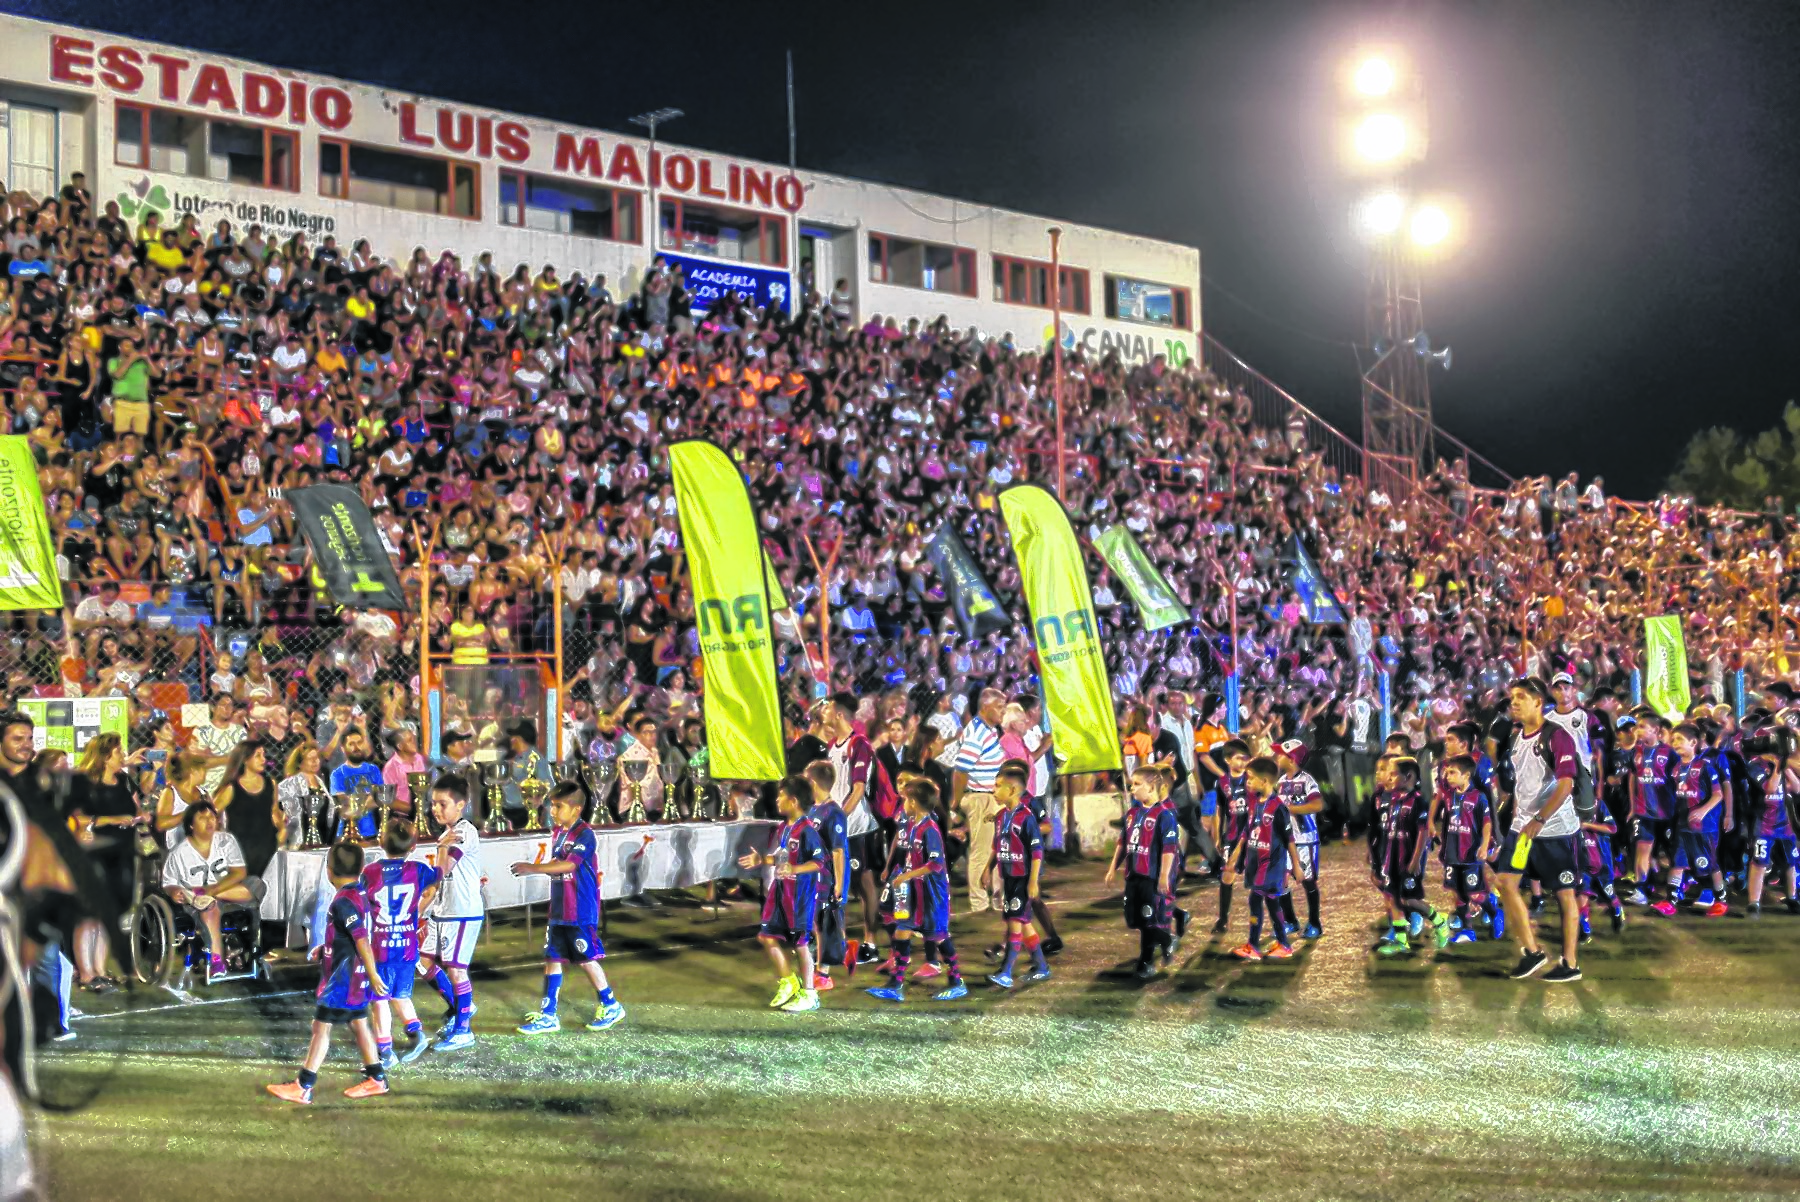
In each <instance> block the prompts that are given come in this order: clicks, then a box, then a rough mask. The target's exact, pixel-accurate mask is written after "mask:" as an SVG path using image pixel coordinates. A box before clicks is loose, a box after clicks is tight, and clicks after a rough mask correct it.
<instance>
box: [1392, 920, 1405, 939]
mask: <svg viewBox="0 0 1800 1202" xmlns="http://www.w3.org/2000/svg"><path fill="white" fill-rule="evenodd" d="M1406 930H1407V927H1406V919H1404V918H1402V919H1400V920H1399V921H1398V922H1396V923H1394V924H1393V931H1394V942H1395V943H1405V942H1406Z"/></svg>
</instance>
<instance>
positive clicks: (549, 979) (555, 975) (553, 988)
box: [544, 972, 563, 1018]
mask: <svg viewBox="0 0 1800 1202" xmlns="http://www.w3.org/2000/svg"><path fill="white" fill-rule="evenodd" d="M562 978H563V975H562V974H561V973H560V972H547V973H545V974H544V1013H545V1014H548V1015H549V1016H550V1017H551V1018H555V1017H556V995H557V994H559V993H561V992H562Z"/></svg>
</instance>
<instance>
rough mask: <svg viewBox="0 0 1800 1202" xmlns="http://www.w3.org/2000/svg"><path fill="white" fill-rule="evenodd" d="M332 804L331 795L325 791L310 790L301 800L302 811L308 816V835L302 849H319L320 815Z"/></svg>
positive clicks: (305, 836)
mask: <svg viewBox="0 0 1800 1202" xmlns="http://www.w3.org/2000/svg"><path fill="white" fill-rule="evenodd" d="M330 804H331V794H329V793H327V792H325V791H324V790H323V789H308V790H307V791H306V793H305V794H304V795H302V796H301V798H300V809H301V810H302V811H303V812H304V813H305V814H306V833H305V834H304V835H303V836H302V838H303V839H304V842H302V843H301V845H300V846H302V847H318V846H319V844H320V843H321V842H322V840H320V838H319V815H321V814H323V813H324V812H325V810H326V807H328V806H329V805H330Z"/></svg>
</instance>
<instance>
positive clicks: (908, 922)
mask: <svg viewBox="0 0 1800 1202" xmlns="http://www.w3.org/2000/svg"><path fill="white" fill-rule="evenodd" d="M913 897H914V900H915V901H917V903H918V908H917V909H915V910H913V911H912V912H911V913H910V914H908V915H907V916H906V917H905V918H901V917H900V916H898V915H895V917H894V930H896V931H917V932H918V933H919V934H920V935H921V936H923V937H924V938H926V939H930V940H932V941H934V942H936V941H940V940H944V939H948V938H949V937H950V899H949V898H947V897H934V896H932V891H931V890H929V889H919V890H917V891H915V892H914V894H913Z"/></svg>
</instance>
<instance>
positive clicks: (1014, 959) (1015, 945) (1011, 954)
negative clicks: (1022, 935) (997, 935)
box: [1000, 931, 1019, 977]
mask: <svg viewBox="0 0 1800 1202" xmlns="http://www.w3.org/2000/svg"><path fill="white" fill-rule="evenodd" d="M1018 962H1019V937H1018V936H1017V935H1015V934H1013V933H1012V932H1010V931H1008V932H1007V935H1006V959H1005V960H1003V961H1001V963H1000V975H1001V976H1003V977H1010V976H1012V972H1013V966H1014V965H1016V964H1017V963H1018Z"/></svg>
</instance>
